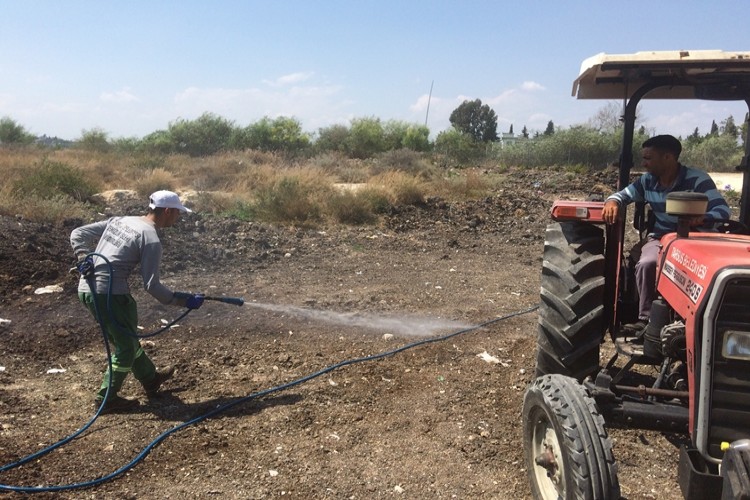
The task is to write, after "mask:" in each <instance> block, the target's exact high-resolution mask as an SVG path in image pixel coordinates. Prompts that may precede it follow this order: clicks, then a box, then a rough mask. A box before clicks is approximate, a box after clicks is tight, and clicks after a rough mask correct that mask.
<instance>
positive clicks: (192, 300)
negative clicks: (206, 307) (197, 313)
mask: <svg viewBox="0 0 750 500" xmlns="http://www.w3.org/2000/svg"><path fill="white" fill-rule="evenodd" d="M203 300H204V295H203V294H201V293H196V294H195V295H191V296H190V297H188V299H187V300H186V301H185V307H187V308H188V309H199V308H200V306H202V305H203Z"/></svg>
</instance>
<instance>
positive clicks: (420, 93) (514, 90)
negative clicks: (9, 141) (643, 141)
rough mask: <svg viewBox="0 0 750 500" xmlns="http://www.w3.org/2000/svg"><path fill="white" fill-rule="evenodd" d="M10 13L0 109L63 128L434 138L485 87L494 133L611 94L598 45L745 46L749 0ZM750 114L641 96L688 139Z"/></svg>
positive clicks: (649, 113) (28, 4) (243, 4)
mask: <svg viewBox="0 0 750 500" xmlns="http://www.w3.org/2000/svg"><path fill="white" fill-rule="evenodd" d="M0 12H2V15H0V117H2V116H8V117H10V118H12V119H13V120H15V121H16V122H17V123H19V124H21V125H23V126H24V127H25V128H26V129H27V130H28V131H29V132H31V133H34V134H38V135H41V134H47V135H50V136H58V137H61V138H65V139H75V138H77V137H80V135H81V132H82V131H83V130H90V129H94V128H99V129H102V130H104V131H106V132H107V133H108V134H109V135H110V137H112V138H116V137H132V136H135V137H142V136H144V135H146V134H148V133H151V132H153V131H155V130H159V129H165V128H166V127H167V126H168V125H169V123H170V122H172V121H174V120H176V119H179V118H183V119H195V118H197V117H198V116H200V115H201V114H202V113H204V112H211V113H214V114H217V115H219V116H222V117H224V118H227V119H229V120H232V121H233V122H234V123H235V124H237V125H239V126H246V125H249V124H251V123H254V122H256V121H257V120H259V119H260V118H262V117H264V116H268V117H271V118H275V117H278V116H291V117H294V118H296V119H298V120H299V121H300V122H301V123H302V126H303V129H304V130H305V131H307V132H315V131H317V130H318V129H319V128H320V127H326V126H329V125H332V124H348V123H349V122H350V120H351V119H352V118H357V117H370V116H372V117H377V118H380V119H382V120H383V121H387V120H402V121H407V122H414V123H420V124H422V123H424V122H425V118H427V125H428V127H429V128H430V130H431V131H432V133H433V136H434V135H435V134H436V133H437V132H439V131H441V130H444V129H446V128H448V127H449V126H450V123H449V121H448V117H449V116H450V113H451V111H453V109H455V108H456V107H457V106H458V105H459V104H460V103H461V102H462V101H463V100H465V99H477V98H478V99H481V100H482V102H483V103H485V104H489V105H490V106H491V107H492V109H493V110H494V111H495V113H496V114H497V116H498V130H499V131H502V132H506V131H507V130H508V129H509V127H510V125H511V124H513V126H514V131H515V132H516V133H518V132H520V131H521V129H522V128H523V126H526V127H527V128H528V129H529V130H532V131H534V130H537V131H543V130H544V129H545V127H546V125H547V123H548V121H549V120H552V121H553V123H554V124H555V125H556V126H557V127H558V128H559V127H568V126H570V125H575V124H581V123H585V122H586V121H587V120H588V119H589V118H591V117H592V116H593V115H594V114H595V113H596V111H597V110H598V109H600V108H602V107H603V106H605V105H606V102H605V101H578V100H576V99H575V98H573V97H572V96H571V88H572V83H573V80H574V79H575V78H576V76H577V75H578V71H579V69H580V64H581V62H582V61H583V60H584V59H585V58H587V57H589V56H592V55H594V54H597V53H599V52H607V53H631V52H636V51H642V50H679V49H690V50H696V49H721V50H726V51H743V50H750V43H748V42H747V34H746V31H747V26H746V25H747V19H748V17H749V16H748V14H750V3H748V2H746V1H744V0H737V1H729V0H713V1H712V2H710V3H706V2H697V1H696V2H693V1H687V0H683V1H671V0H651V1H642V0H631V1H619V2H614V1H609V0H607V1H604V0H602V1H596V2H595V1H574V0H570V1H560V0H557V1H553V0H538V1H528V2H520V1H512V2H511V1H504V2H503V1H494V2H493V1H473V0H464V1H450V2H449V1H437V0H435V1H423V0H413V1H409V0H401V1H391V0H380V1H371V0H346V1H343V0H342V1H339V0H332V1H325V0H319V1H310V0H308V1H294V0H290V1H281V0H277V1H273V0H265V1H252V0H247V1H228V0H227V1H222V0H214V1H208V0H202V1H194V0H180V1H176V0H175V1H157V0H151V1H141V0H129V1H106V0H100V1H95V0H90V1H75V0H66V1H59V0H56V1H42V0H0ZM433 82H434V83H433ZM431 85H432V86H433V90H432V97H431V99H429V103H430V107H429V114H428V113H427V103H428V97H429V94H430V87H431ZM745 110H746V108H745V106H744V104H737V103H700V102H697V101H678V102H677V103H670V104H667V103H655V104H650V103H649V104H646V103H644V105H643V106H642V107H641V111H642V117H643V119H644V124H645V125H646V126H647V127H648V128H649V129H651V130H653V131H654V132H657V133H672V134H675V135H687V134H689V133H691V132H692V131H693V129H695V127H698V128H699V130H700V131H701V132H703V133H705V132H708V130H709V128H710V126H711V121H712V120H716V122H717V123H719V122H720V121H721V120H724V119H725V118H726V117H727V116H729V115H733V116H734V118H735V120H736V121H738V122H740V121H741V120H742V118H743V117H744V113H745Z"/></svg>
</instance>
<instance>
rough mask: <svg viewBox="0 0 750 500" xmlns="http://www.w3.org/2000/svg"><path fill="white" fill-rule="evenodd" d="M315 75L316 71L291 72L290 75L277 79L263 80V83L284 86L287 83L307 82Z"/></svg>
mask: <svg viewBox="0 0 750 500" xmlns="http://www.w3.org/2000/svg"><path fill="white" fill-rule="evenodd" d="M313 75H314V73H313V72H312V71H301V72H298V73H290V74H288V75H284V76H280V77H278V78H277V79H276V80H263V83H265V84H267V85H270V86H271V87H282V86H285V85H292V84H295V83H299V82H305V81H307V80H309V79H310V78H312V77H313Z"/></svg>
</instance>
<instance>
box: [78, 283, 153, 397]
mask: <svg viewBox="0 0 750 500" xmlns="http://www.w3.org/2000/svg"><path fill="white" fill-rule="evenodd" d="M78 299H79V300H80V301H81V302H82V303H83V304H84V305H85V306H86V308H87V309H88V310H89V311H91V314H93V315H94V318H96V319H97V321H98V322H99V325H100V326H101V327H102V328H103V329H104V331H105V332H106V333H107V338H109V342H110V343H111V345H112V346H113V347H114V351H113V352H112V357H111V359H112V372H110V371H109V369H108V370H107V372H106V373H105V374H104V380H103V381H102V386H101V388H100V389H99V392H97V395H96V397H97V399H99V400H102V399H104V395H105V394H106V393H107V387H109V383H110V378H111V380H112V388H111V389H110V390H109V397H110V398H111V397H114V396H115V395H116V394H117V393H118V392H119V390H120V389H121V388H122V384H123V382H125V378H126V377H127V376H128V373H130V372H131V371H132V372H133V376H134V377H135V378H136V379H137V380H138V381H140V382H141V383H143V382H148V381H150V380H152V379H153V378H154V376H155V375H156V367H155V366H154V363H153V362H152V361H151V359H149V357H148V356H147V355H146V353H145V352H144V351H143V347H141V342H140V341H139V340H138V338H137V337H135V335H136V332H137V331H138V307H137V305H136V302H135V299H134V298H133V296H132V295H130V294H126V295H112V297H111V299H110V306H109V310H108V309H107V295H106V294H102V293H97V294H91V293H87V292H79V293H78ZM95 300H96V306H95V305H94V301H95ZM97 312H98V314H99V317H97ZM100 318H101V320H100Z"/></svg>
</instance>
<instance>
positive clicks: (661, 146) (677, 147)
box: [641, 134, 682, 159]
mask: <svg viewBox="0 0 750 500" xmlns="http://www.w3.org/2000/svg"><path fill="white" fill-rule="evenodd" d="M641 147H642V148H653V149H656V150H659V151H662V152H666V153H672V154H673V155H674V157H675V159H677V158H679V157H680V153H682V144H681V143H680V141H679V140H678V139H676V138H675V137H673V136H671V135H666V134H665V135H655V136H653V137H652V138H650V139H646V140H645V141H644V142H643V144H642V145H641Z"/></svg>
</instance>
